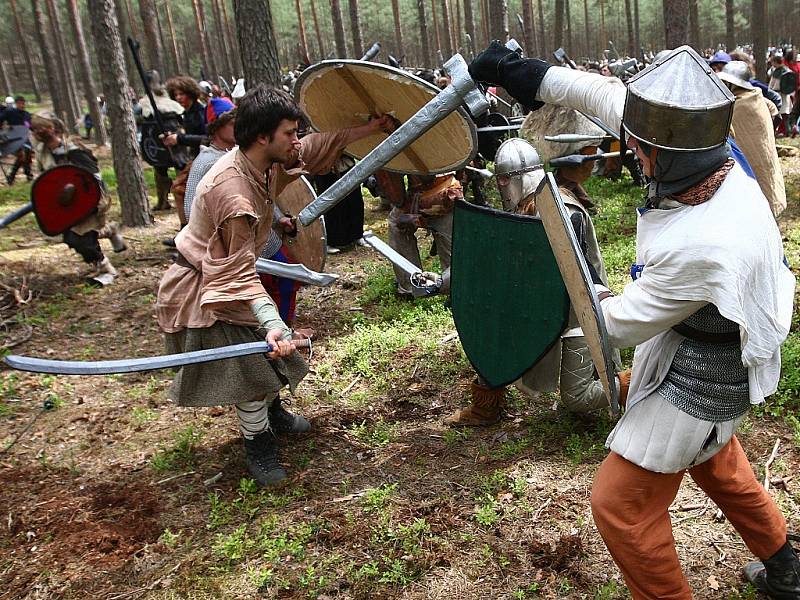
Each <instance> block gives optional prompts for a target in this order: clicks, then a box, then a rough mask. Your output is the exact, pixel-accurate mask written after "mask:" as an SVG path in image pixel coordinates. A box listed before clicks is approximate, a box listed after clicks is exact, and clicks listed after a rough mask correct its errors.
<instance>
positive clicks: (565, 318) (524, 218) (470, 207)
mask: <svg viewBox="0 0 800 600" xmlns="http://www.w3.org/2000/svg"><path fill="white" fill-rule="evenodd" d="M458 210H462V211H463V210H467V211H471V212H476V213H485V214H491V215H493V216H496V217H500V218H502V219H505V220H509V221H517V222H520V221H521V222H531V221H539V222H542V224H544V222H543V221H542V219H541V217H538V216H533V215H519V214H516V213H510V212H507V211H504V210H500V209H497V208H492V207H489V206H486V207H484V206H477V205H475V204H472V203H470V202H467V201H466V200H456V204H455V206H454V207H453V231H455V229H456V226H455V219H456V214H457V212H458ZM453 237H454V238H455V236H453ZM452 264H453V263H452V259H451V269H452ZM456 272H457V271H455V270H451V272H450V278H451V281H452V280H453V277H455V276H456ZM564 287H565V288H566V285H565V286H564ZM570 306H571V302H570V300H569V297H568V299H567V302H566V304H565V307H564V314H563V315H562V320H561V327H560V329H559V334H558V335H557V336H556V337H555V338H554V339H553V341H552V342H550V343H549V344H548V345H547V347H546V348H545V349H544V350H543V351H542V352H541V353H540V354H539V355H538V356H536V358H535V359H534V360H533V361H532V362H531V364H530V365H529V366H528V367H526V368H525V369H523V370H522V372H521V373H520V374H519V375H517V376H516V377H514V378H512V379H510V380H508V381H505V382H503V383H501V384H497V385H491V386H490V388H491V389H498V388H501V387H505V386H508V385H512V384H513V383H514V382H515V381H518V380H519V378H520V377H522V376H523V375H524V374H525V373H527V372H528V371H530V370H531V369H532V368H533V367H535V366H536V365H537V364H538V363H539V361H540V360H542V358H544V357H545V356H547V354H548V353H549V352H550V351H551V350H552V349H553V347H554V346H555V345H556V344H557V343H558V342H560V341H561V333H562V332H563V331H564V330H565V329H566V328H567V323H568V322H569V311H570ZM451 312H452V308H451ZM453 323H454V324H455V327H456V332H457V333H458V339H459V342H460V341H461V329H460V328H459V326H458V322H457V321H456V319H455V314H454V315H453ZM461 347H462V349H463V347H464V344H463V342H461ZM464 354H465V355H466V356H467V360H469V364H470V366H471V367H472V369H473V370H474V371H475V372H476V373H477V374H478V376H479V377H480V378H481V379H483V380H484V381H486V382H487V383H488V379H487V378H486V376H485V374H484V372H483V371H482V370H481V369H480V368H478V367H477V366H476V365H475V363H473V362H472V359H471V358H470V357H469V355H467V353H466V351H464Z"/></svg>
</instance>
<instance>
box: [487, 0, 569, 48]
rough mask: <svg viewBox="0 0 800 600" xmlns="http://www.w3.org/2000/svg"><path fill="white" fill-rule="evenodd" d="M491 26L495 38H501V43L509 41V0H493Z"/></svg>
mask: <svg viewBox="0 0 800 600" xmlns="http://www.w3.org/2000/svg"><path fill="white" fill-rule="evenodd" d="M560 1H561V2H563V1H564V0H560ZM489 28H490V29H489V33H490V34H491V36H492V39H493V40H500V43H501V44H505V43H506V42H507V41H508V0H493V2H492V9H491V11H490V13H489Z"/></svg>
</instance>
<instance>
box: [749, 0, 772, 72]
mask: <svg viewBox="0 0 800 600" xmlns="http://www.w3.org/2000/svg"><path fill="white" fill-rule="evenodd" d="M750 38H751V39H752V40H753V56H754V60H755V63H756V64H755V68H756V72H755V73H754V75H755V77H756V78H757V79H760V80H761V81H763V82H765V83H766V82H767V65H766V62H765V59H764V57H765V56H766V55H767V39H768V38H767V3H766V0H753V3H752V14H751V16H750Z"/></svg>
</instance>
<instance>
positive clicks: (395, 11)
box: [392, 0, 406, 60]
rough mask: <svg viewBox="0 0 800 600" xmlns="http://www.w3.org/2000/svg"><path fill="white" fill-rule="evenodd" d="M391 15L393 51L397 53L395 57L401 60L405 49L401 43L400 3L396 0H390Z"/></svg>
mask: <svg viewBox="0 0 800 600" xmlns="http://www.w3.org/2000/svg"><path fill="white" fill-rule="evenodd" d="M392 16H393V17H394V51H395V53H397V59H398V60H402V59H403V56H405V54H406V50H405V44H404V43H403V27H402V24H401V22H400V4H399V3H398V0H392Z"/></svg>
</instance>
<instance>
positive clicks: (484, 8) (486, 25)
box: [481, 0, 492, 46]
mask: <svg viewBox="0 0 800 600" xmlns="http://www.w3.org/2000/svg"><path fill="white" fill-rule="evenodd" d="M489 21H490V20H489V0H481V25H482V26H483V37H484V44H483V45H484V46H488V45H489V42H491V41H492V35H491V25H490V22H489Z"/></svg>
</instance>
